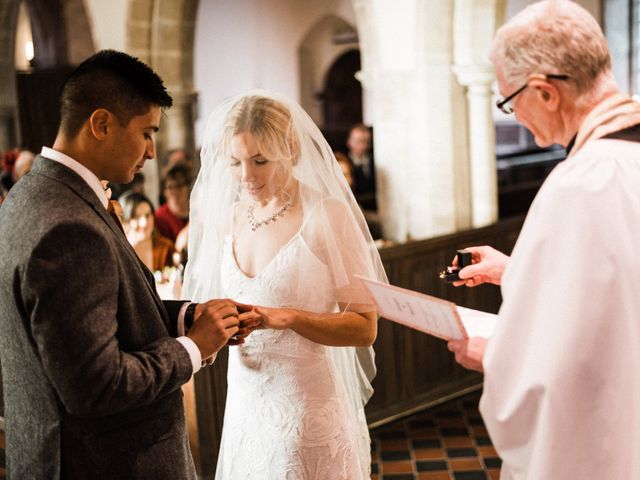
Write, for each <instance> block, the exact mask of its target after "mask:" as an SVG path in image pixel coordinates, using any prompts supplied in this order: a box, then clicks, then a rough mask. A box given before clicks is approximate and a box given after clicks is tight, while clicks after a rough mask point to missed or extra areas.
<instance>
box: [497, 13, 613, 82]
mask: <svg viewBox="0 0 640 480" xmlns="http://www.w3.org/2000/svg"><path fill="white" fill-rule="evenodd" d="M491 58H492V60H493V62H494V63H495V64H496V65H498V64H499V65H501V67H502V72H503V74H504V76H505V79H506V81H507V82H509V84H520V83H526V81H527V77H528V76H529V75H531V74H536V73H538V74H557V75H568V76H569V77H570V79H571V83H572V84H573V85H574V86H575V89H576V93H580V94H582V93H585V92H589V91H591V90H592V89H593V88H594V86H595V85H596V84H597V83H598V80H599V79H600V77H601V76H602V74H607V73H608V74H609V76H610V75H611V56H610V55H609V48H608V46H607V40H606V39H605V37H604V34H603V33H602V30H601V29H600V26H599V25H598V22H597V21H596V20H595V19H594V18H593V17H592V16H591V14H589V12H587V11H586V10H585V9H584V8H582V7H581V6H579V5H577V4H576V3H574V2H572V1H569V0H544V1H541V2H537V3H534V4H532V5H530V6H528V7H527V8H525V9H524V10H522V11H521V12H520V13H518V14H517V15H516V16H514V17H513V18H512V19H511V20H509V22H507V23H506V24H505V25H503V26H502V27H501V28H500V29H499V30H498V32H497V33H496V37H495V39H494V43H493V52H492V54H491Z"/></svg>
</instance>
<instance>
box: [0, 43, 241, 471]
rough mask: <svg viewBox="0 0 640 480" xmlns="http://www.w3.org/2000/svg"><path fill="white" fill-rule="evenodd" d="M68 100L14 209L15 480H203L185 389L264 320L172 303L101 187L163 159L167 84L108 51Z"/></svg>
mask: <svg viewBox="0 0 640 480" xmlns="http://www.w3.org/2000/svg"><path fill="white" fill-rule="evenodd" d="M60 100H61V124H60V128H59V131H58V135H57V138H56V140H55V143H54V145H53V148H46V147H45V148H43V150H42V154H41V156H39V157H38V159H37V160H36V162H35V165H34V168H33V170H32V172H31V173H30V174H29V175H27V176H26V177H25V178H24V179H22V180H21V181H20V182H19V183H18V184H17V185H16V186H15V187H14V189H13V190H12V191H11V193H10V195H9V196H8V198H7V200H6V201H5V203H4V204H3V206H2V208H1V209H0V258H2V263H1V264H0V282H1V285H2V288H1V289H0V330H1V331H2V335H0V356H1V365H2V369H3V372H2V373H3V378H4V394H5V409H6V411H5V415H6V442H7V447H6V453H7V469H8V475H9V478H30V479H59V478H74V479H75V478H92V479H100V478H105V479H107V478H109V479H113V478H171V479H186V478H195V468H194V465H193V461H192V459H191V454H190V451H189V446H188V442H187V436H186V426H185V417H184V411H183V407H182V392H181V389H180V387H181V386H182V385H183V384H184V383H185V382H187V381H188V380H189V379H190V378H191V376H192V375H193V373H194V372H196V371H197V370H198V369H199V368H200V365H201V360H202V359H203V358H208V357H210V356H211V355H213V354H215V352H217V351H218V350H219V349H220V348H222V347H223V346H224V345H225V344H226V343H227V341H228V340H229V338H230V337H231V336H232V335H234V334H236V332H238V324H239V319H238V317H239V313H241V312H245V311H248V310H249V309H250V307H248V306H245V305H240V304H237V303H234V302H232V301H230V300H211V301H209V302H207V303H203V304H198V305H195V304H188V303H184V302H164V303H163V302H162V301H161V300H160V299H159V297H158V295H157V293H156V291H155V287H154V279H153V275H152V274H151V272H149V270H147V269H146V268H145V266H144V265H143V264H142V263H141V262H140V261H139V260H138V258H137V257H136V254H135V252H134V250H133V249H132V248H131V247H130V246H129V244H128V242H127V239H126V237H125V235H124V234H123V232H122V230H121V227H120V225H119V224H118V223H116V221H114V218H113V217H112V216H111V215H110V213H109V211H108V206H109V203H108V199H107V197H106V195H105V192H104V191H103V189H102V187H101V184H100V179H107V180H109V181H112V182H115V183H128V182H129V181H131V179H132V178H133V175H134V173H136V172H138V171H140V169H141V168H142V166H143V165H144V162H145V160H147V159H149V158H154V157H155V154H156V152H155V144H154V134H155V132H156V131H157V130H158V128H159V125H160V116H161V112H162V109H163V108H168V107H170V106H171V104H172V99H171V97H170V96H169V94H168V93H167V91H166V89H165V87H164V85H163V83H162V80H161V79H160V78H159V77H158V76H157V75H156V74H155V73H154V72H153V71H152V70H151V69H150V68H149V67H147V66H146V65H144V64H143V63H141V62H140V61H138V60H137V59H135V58H133V57H130V56H128V55H126V54H124V53H120V52H115V51H102V52H99V53H97V54H95V55H93V56H92V57H90V58H89V59H87V60H86V61H85V62H84V63H82V64H81V65H80V66H79V67H78V68H77V69H76V70H75V71H74V72H73V73H72V74H71V76H70V77H69V78H68V79H67V81H66V83H65V85H64V87H63V90H62V93H61V99H60ZM192 305H194V306H195V307H194V306H192ZM185 325H186V326H187V327H190V328H189V329H188V331H187V332H186V334H185ZM176 337H177V338H176Z"/></svg>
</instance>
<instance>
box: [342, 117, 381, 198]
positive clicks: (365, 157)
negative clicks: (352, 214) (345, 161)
mask: <svg viewBox="0 0 640 480" xmlns="http://www.w3.org/2000/svg"><path fill="white" fill-rule="evenodd" d="M347 148H348V153H347V156H348V157H349V160H351V163H352V164H353V177H354V185H355V190H354V191H355V194H356V198H357V199H358V202H359V203H360V204H361V205H363V206H364V208H366V209H369V210H375V209H376V179H375V171H374V166H373V155H372V154H371V130H370V129H369V127H367V126H366V125H364V124H362V123H358V124H356V125H354V126H353V127H351V130H349V136H348V137H347Z"/></svg>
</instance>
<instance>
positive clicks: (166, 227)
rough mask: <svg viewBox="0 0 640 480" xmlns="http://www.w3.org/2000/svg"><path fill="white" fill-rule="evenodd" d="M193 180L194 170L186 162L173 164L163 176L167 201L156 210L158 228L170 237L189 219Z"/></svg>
mask: <svg viewBox="0 0 640 480" xmlns="http://www.w3.org/2000/svg"><path fill="white" fill-rule="evenodd" d="M192 182H193V170H192V169H191V166H190V165H189V164H187V163H184V162H178V163H176V164H175V165H173V166H171V167H170V168H169V169H168V170H167V171H166V173H165V174H164V175H163V177H162V189H163V193H164V197H165V198H166V203H165V204H163V205H161V206H160V207H159V208H158V210H156V213H155V216H156V228H157V229H158V231H159V232H160V233H161V234H162V235H164V236H165V237H167V238H168V239H170V240H171V241H172V242H175V241H176V237H177V236H178V233H180V230H182V229H183V228H184V227H185V225H186V224H187V222H188V221H189V193H190V192H191V183H192Z"/></svg>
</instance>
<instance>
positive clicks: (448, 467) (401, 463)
mask: <svg viewBox="0 0 640 480" xmlns="http://www.w3.org/2000/svg"><path fill="white" fill-rule="evenodd" d="M479 398H480V393H479V392H478V393H473V394H470V395H468V396H466V397H463V398H461V399H459V400H453V401H451V402H449V403H446V404H443V405H440V406H438V407H436V408H434V409H431V410H426V411H424V412H422V413H418V414H415V415H413V416H411V417H409V418H406V419H404V420H398V421H397V422H394V423H392V424H389V425H386V426H384V427H380V428H378V429H375V430H373V431H372V432H371V440H372V466H371V467H372V468H371V469H372V476H371V478H372V479H377V480H414V479H420V480H422V479H424V480H427V479H429V480H449V479H451V480H485V479H491V480H493V479H498V478H499V476H500V464H501V461H500V459H499V458H498V455H497V454H496V451H495V450H494V448H493V446H492V445H491V440H490V439H489V436H488V435H487V431H486V429H485V427H484V424H483V422H482V418H481V417H480V413H479V412H478V401H479Z"/></svg>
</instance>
